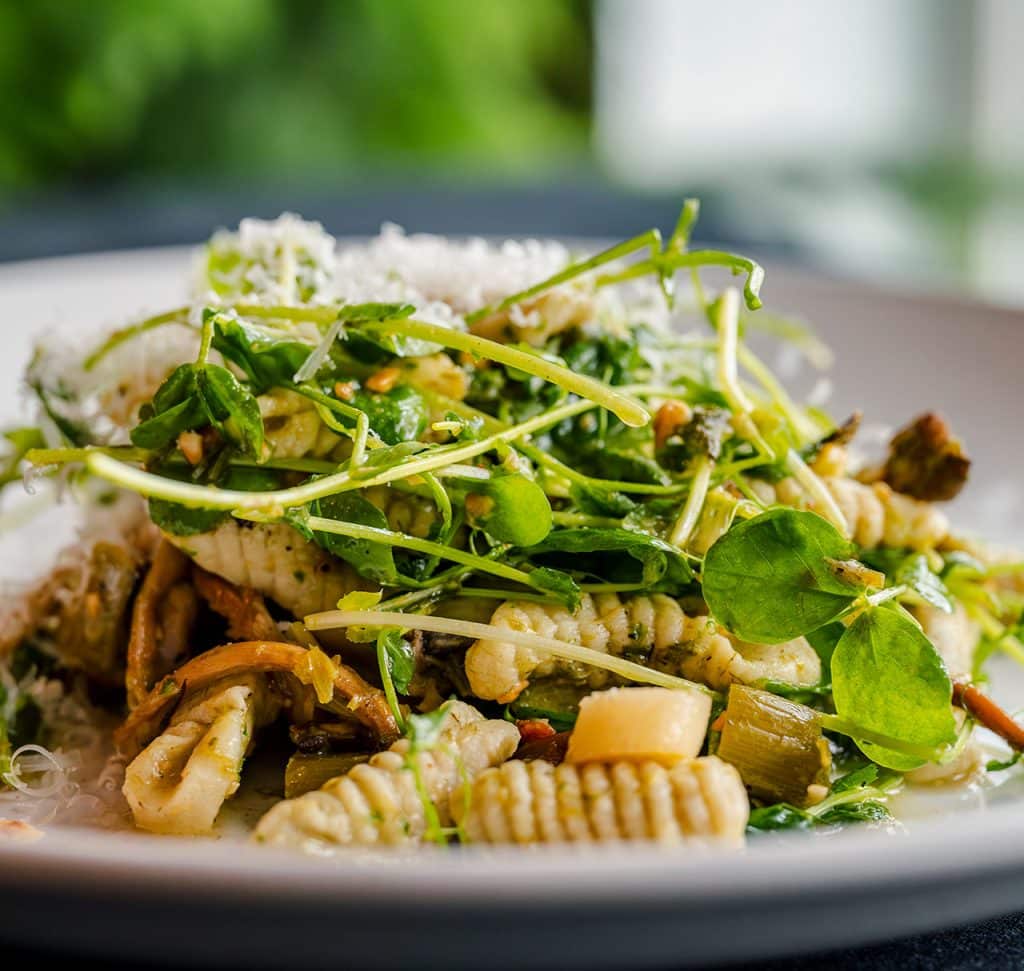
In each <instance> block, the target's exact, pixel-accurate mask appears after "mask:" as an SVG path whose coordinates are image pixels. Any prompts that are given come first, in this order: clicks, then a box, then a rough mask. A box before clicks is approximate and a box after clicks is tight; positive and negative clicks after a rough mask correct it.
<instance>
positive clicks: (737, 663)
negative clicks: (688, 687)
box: [672, 618, 821, 691]
mask: <svg viewBox="0 0 1024 971" xmlns="http://www.w3.org/2000/svg"><path fill="white" fill-rule="evenodd" d="M704 619H705V620H706V618H704ZM707 623H708V625H709V629H708V630H706V631H705V632H704V636H702V637H700V638H698V639H696V640H694V641H693V642H691V643H690V644H689V645H686V650H685V652H684V653H682V655H681V656H680V658H679V662H680V663H679V665H678V668H677V670H676V671H673V672H672V673H678V674H681V675H682V676H683V677H684V678H688V679H689V680H690V681H699V682H701V683H702V684H706V685H707V686H708V687H709V688H714V689H716V690H717V691H722V690H724V689H725V688H727V687H729V685H730V684H732V683H733V682H739V683H740V684H753V683H754V682H755V681H764V680H767V681H784V682H786V683H787V684H806V685H810V684H817V683H818V682H819V681H820V680H821V658H819V657H818V654H817V652H816V651H815V650H814V648H813V647H811V645H810V644H809V643H808V642H807V638H805V637H798V638H796V639H795V640H792V641H786V642H785V643H784V644H750V643H748V642H746V641H741V640H739V639H738V638H735V637H733V636H732V635H727V634H724V633H722V632H721V631H719V630H715V629H714V624H713V623H712V622H710V621H707Z"/></svg>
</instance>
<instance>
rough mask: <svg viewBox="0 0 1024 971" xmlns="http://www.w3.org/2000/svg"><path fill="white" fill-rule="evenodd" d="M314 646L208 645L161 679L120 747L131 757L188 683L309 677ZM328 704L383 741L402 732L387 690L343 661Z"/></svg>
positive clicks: (120, 736)
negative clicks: (257, 675)
mask: <svg viewBox="0 0 1024 971" xmlns="http://www.w3.org/2000/svg"><path fill="white" fill-rule="evenodd" d="M309 667H310V652H309V651H307V650H306V649H305V648H304V647H300V646H299V645H298V644H287V643H285V642H283V641H242V642H240V643H236V644H224V645H222V646H220V647H215V648H213V650H210V651H206V652H205V653H204V654H200V655H198V656H197V657H194V658H192V659H191V660H190V661H187V662H186V663H185V664H183V665H182V666H181V667H180V668H178V670H177V671H175V672H174V673H173V674H170V675H168V676H167V677H165V678H164V679H163V680H161V681H160V682H159V683H158V684H157V685H156V686H155V687H154V688H153V690H152V691H151V692H150V693H149V695H148V697H146V698H145V700H143V701H142V702H141V703H140V704H139V705H138V706H137V707H136V708H135V709H134V710H133V711H132V713H131V714H130V715H129V716H128V718H127V719H126V721H125V722H124V724H123V725H122V726H121V727H120V728H119V729H118V730H117V731H116V732H115V734H114V740H115V742H116V744H117V747H118V750H119V751H120V752H121V753H122V754H124V755H126V756H128V757H132V756H134V755H135V754H137V753H138V752H139V751H140V750H141V749H142V748H143V747H144V746H145V745H146V744H147V743H148V742H149V741H150V740H151V739H152V738H153V737H154V736H155V735H156V734H157V733H158V732H159V731H160V727H161V725H162V724H163V723H164V720H165V719H166V718H167V717H168V715H169V714H170V713H171V711H172V710H173V709H174V708H175V706H176V705H177V703H178V700H179V698H180V696H181V694H182V693H183V692H184V690H185V689H186V687H187V688H188V690H189V691H196V690H200V689H202V688H204V687H206V686H207V685H209V684H212V683H213V682H215V681H220V680H222V679H225V678H232V677H236V676H241V675H243V674H246V673H249V672H254V671H263V672H275V673H281V674H290V675H294V676H295V677H296V678H299V679H300V681H304V683H305V682H308V672H309ZM324 707H326V708H328V709H330V710H333V711H336V712H338V713H339V714H347V715H350V716H351V717H354V718H355V719H356V720H357V721H359V722H360V723H362V724H363V725H365V726H366V727H367V728H368V729H369V730H370V731H371V732H372V733H373V735H374V736H375V738H376V740H377V741H378V742H379V743H380V744H381V745H390V744H391V743H392V742H394V741H395V739H397V738H398V735H399V732H398V725H397V724H396V723H395V718H394V715H393V714H392V713H391V709H390V708H389V707H388V703H387V699H386V698H385V697H384V692H383V691H381V690H380V689H379V688H375V687H373V686H372V685H370V684H367V682H366V681H364V680H363V679H362V678H361V677H360V676H359V675H358V674H356V672H355V671H353V670H352V669H351V668H349V667H347V666H346V665H344V664H335V666H334V697H333V698H332V700H331V701H330V702H329V703H328V704H326V705H325V706H324Z"/></svg>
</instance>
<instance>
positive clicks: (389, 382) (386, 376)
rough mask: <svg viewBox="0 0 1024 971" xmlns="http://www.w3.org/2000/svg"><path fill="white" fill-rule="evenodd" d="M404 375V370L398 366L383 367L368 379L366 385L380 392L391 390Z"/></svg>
mask: <svg viewBox="0 0 1024 971" xmlns="http://www.w3.org/2000/svg"><path fill="white" fill-rule="evenodd" d="M401 376H402V372H401V371H400V370H399V369H398V368H396V367H386V368H381V369H380V370H379V371H378V372H377V373H376V374H373V375H371V376H370V377H368V378H367V379H366V387H368V388H369V389H370V390H371V391H376V392H377V393H378V394H384V393H385V392H387V391H390V390H391V389H392V388H393V387H394V386H395V385H396V384H397V383H398V379H399V378H400V377H401Z"/></svg>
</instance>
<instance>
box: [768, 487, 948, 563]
mask: <svg viewBox="0 0 1024 971" xmlns="http://www.w3.org/2000/svg"><path fill="white" fill-rule="evenodd" d="M821 481H822V482H823V483H824V484H825V487H826V488H827V489H828V491H829V492H830V493H831V495H832V498H833V499H834V500H835V502H836V505H837V506H838V507H839V509H840V511H841V512H842V514H843V517H844V518H845V519H846V523H847V525H848V527H849V530H850V537H851V539H853V541H854V542H855V543H856V544H857V545H858V546H863V547H864V548H865V549H874V548H875V547H877V546H891V547H894V548H896V549H902V548H909V549H913V550H920V551H923V550H930V549H934V548H935V547H937V546H939V545H940V544H941V543H942V542H943V541H944V540H945V539H946V538H947V537H948V536H949V520H948V519H947V518H946V515H945V513H943V512H942V511H941V510H940V509H938V508H937V507H936V506H935V505H933V504H932V503H930V502H921V501H920V500H918V499H912V498H911V497H910V496H905V495H902V494H901V493H899V492H894V491H893V490H892V489H891V488H890V487H889V486H887V485H886V484H885V483H884V482H872V483H870V484H869V483H865V482H858V481H857V480H856V479H850V478H846V477H845V476H822V477H821ZM751 486H752V488H753V489H754V491H755V492H756V494H757V495H758V497H759V498H760V499H761V500H762V501H764V502H766V503H768V504H773V503H778V504H780V505H783V506H794V507H809V506H810V505H811V504H809V503H808V502H807V496H806V495H805V493H804V492H803V490H802V489H801V488H800V487H799V485H797V483H796V481H795V480H793V479H783V480H782V481H781V482H778V483H776V484H775V485H774V486H773V485H771V484H769V483H766V482H758V481H756V480H752V481H751Z"/></svg>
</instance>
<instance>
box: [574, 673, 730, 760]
mask: <svg viewBox="0 0 1024 971" xmlns="http://www.w3.org/2000/svg"><path fill="white" fill-rule="evenodd" d="M710 717H711V698H710V696H709V695H704V694H698V693H697V692H695V691H673V690H672V689H670V688H654V687H652V688H611V689H609V690H608V691H599V692H595V693H594V694H592V695H588V696H587V697H586V698H584V699H583V700H582V701H581V702H580V714H579V718H578V719H577V720H576V728H575V729H574V730H573V733H572V737H571V738H570V739H569V751H568V753H567V754H566V761H567V762H574V763H581V762H615V761H619V760H632V761H636V762H642V761H648V760H650V761H655V762H661V763H662V764H664V765H671V764H672V763H674V762H678V761H679V760H680V759H692V758H695V757H696V756H697V754H698V753H699V752H700V749H701V746H702V745H703V744H704V736H705V735H707V730H708V719H709V718H710Z"/></svg>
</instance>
